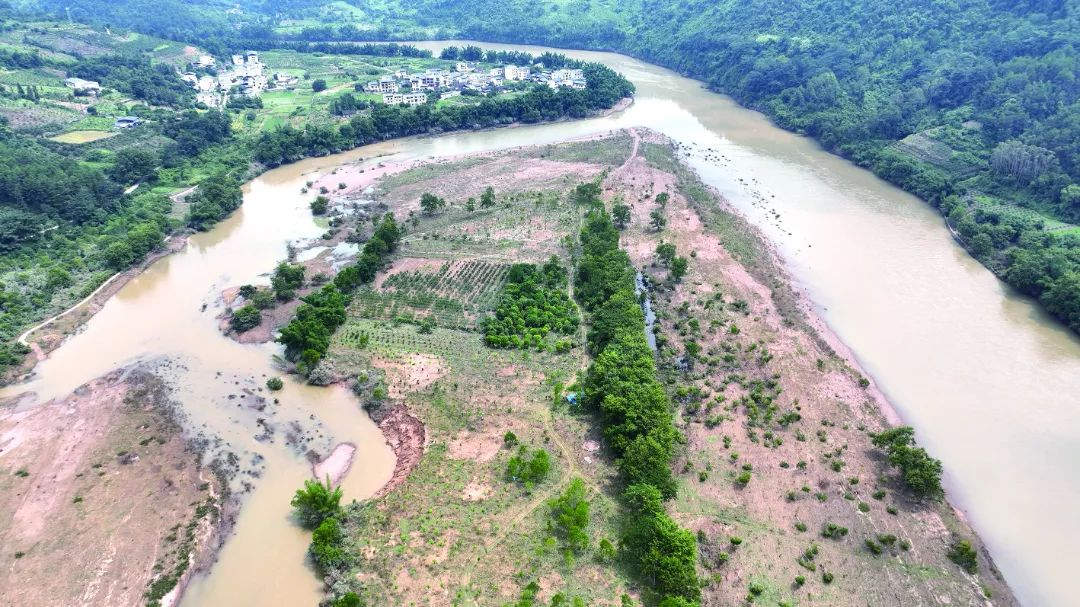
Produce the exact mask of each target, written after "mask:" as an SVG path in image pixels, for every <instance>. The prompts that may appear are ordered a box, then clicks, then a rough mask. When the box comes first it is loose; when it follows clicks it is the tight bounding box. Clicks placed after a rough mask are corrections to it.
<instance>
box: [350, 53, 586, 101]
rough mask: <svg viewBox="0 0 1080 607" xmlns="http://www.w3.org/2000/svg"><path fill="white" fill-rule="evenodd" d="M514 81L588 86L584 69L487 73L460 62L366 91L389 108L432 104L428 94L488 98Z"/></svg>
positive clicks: (398, 75)
mask: <svg viewBox="0 0 1080 607" xmlns="http://www.w3.org/2000/svg"><path fill="white" fill-rule="evenodd" d="M534 68H535V71H534ZM513 82H533V83H538V84H545V85H547V86H548V87H550V88H552V89H558V88H562V87H567V88H573V89H584V88H585V87H586V86H587V84H588V83H587V81H586V80H585V75H584V74H583V73H582V71H581V70H580V69H558V70H545V69H543V65H542V64H537V65H535V66H532V67H528V66H525V67H521V66H516V65H505V66H503V67H496V68H491V69H488V70H483V69H481V68H480V67H479V66H478V65H477V64H475V63H468V62H464V61H459V62H458V63H457V64H456V65H455V66H454V71H452V72H451V71H449V70H443V69H429V70H425V71H424V72H421V73H417V74H409V73H408V72H406V71H405V70H398V71H396V72H394V74H393V75H386V76H383V77H381V78H379V79H378V80H373V81H371V82H368V83H367V84H366V85H364V90H365V91H366V92H368V93H382V101H383V103H385V104H387V105H422V104H424V103H427V101H428V94H427V93H426V92H425V91H430V92H431V93H432V94H433V95H434V94H438V95H439V99H449V98H451V97H458V96H460V95H462V94H463V93H464V94H476V95H486V94H489V93H493V92H500V91H502V90H504V89H505V88H506V85H507V84H508V83H513Z"/></svg>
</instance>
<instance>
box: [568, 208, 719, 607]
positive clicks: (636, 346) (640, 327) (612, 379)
mask: <svg viewBox="0 0 1080 607" xmlns="http://www.w3.org/2000/svg"><path fill="white" fill-rule="evenodd" d="M585 202H586V203H587V204H589V205H590V206H592V207H593V208H592V209H591V210H590V211H589V212H588V214H587V215H586V218H585V223H584V226H583V227H582V230H581V235H580V246H581V253H580V255H581V257H580V261H579V263H578V267H577V272H576V275H575V294H576V295H577V297H578V299H579V301H580V302H581V305H582V307H583V308H584V309H585V310H586V312H588V314H589V321H590V328H589V333H588V341H589V347H590V349H591V350H592V352H593V354H594V356H595V358H594V360H593V363H592V364H591V365H589V368H588V370H587V372H586V375H585V379H584V381H583V382H582V389H583V399H582V402H583V404H584V405H585V406H586V407H587V408H589V409H590V410H592V411H595V412H596V413H597V414H598V415H599V417H600V419H601V423H602V424H603V434H604V438H605V439H606V441H607V443H608V445H609V446H610V447H611V449H612V451H613V452H614V453H615V454H616V457H617V458H618V460H617V462H618V468H619V471H620V473H621V475H622V478H623V480H624V482H625V488H624V490H623V494H622V501H623V506H624V518H623V536H622V542H621V545H622V550H623V554H624V555H625V557H626V559H627V561H628V562H629V563H630V564H631V565H632V567H633V569H634V570H635V571H636V572H637V573H638V576H639V578H640V579H641V580H642V581H643V582H645V583H646V584H647V585H648V586H649V588H650V589H651V590H652V591H653V592H655V593H656V598H657V600H658V602H659V603H660V604H661V605H664V606H665V607H685V606H691V605H697V604H698V601H699V599H700V593H701V590H700V586H699V583H698V577H697V569H696V564H697V541H696V539H695V538H694V535H693V534H692V533H690V531H688V530H686V529H683V528H682V527H680V526H679V525H678V523H676V522H675V521H674V520H673V519H672V518H671V517H670V515H668V513H667V511H666V509H665V508H664V501H665V500H668V499H671V498H673V497H674V496H675V494H676V491H677V486H676V482H675V479H674V476H673V475H672V472H671V460H672V458H673V457H674V455H675V451H676V449H677V447H678V445H679V444H680V443H681V442H682V440H683V439H682V436H681V434H680V433H679V431H678V430H677V429H676V428H675V422H674V417H673V415H672V409H671V403H670V401H669V400H668V396H667V393H666V392H665V390H664V387H663V386H662V385H661V384H660V382H659V381H658V380H657V378H656V363H655V360H654V358H653V353H652V351H651V350H650V349H649V346H648V343H647V342H646V340H645V319H644V314H643V312H642V310H641V307H640V305H639V304H638V303H637V298H636V297H635V296H634V268H633V266H632V264H631V262H630V257H629V256H628V255H627V254H626V252H625V251H623V250H621V249H619V232H618V230H617V229H616V228H615V225H614V224H613V223H612V221H611V217H610V216H609V215H608V214H607V213H606V212H604V210H603V207H602V203H601V201H600V199H599V194H598V192H593V194H592V195H591V196H588V197H587V198H586V200H585Z"/></svg>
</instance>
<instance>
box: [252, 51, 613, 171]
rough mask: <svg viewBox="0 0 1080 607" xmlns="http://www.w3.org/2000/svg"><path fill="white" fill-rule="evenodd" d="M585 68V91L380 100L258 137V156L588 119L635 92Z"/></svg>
mask: <svg viewBox="0 0 1080 607" xmlns="http://www.w3.org/2000/svg"><path fill="white" fill-rule="evenodd" d="M545 65H546V64H545ZM581 69H582V70H583V72H584V74H585V77H586V78H587V80H588V86H587V88H586V89H585V90H576V89H568V88H564V89H561V90H558V91H555V90H552V89H550V88H548V87H547V86H543V85H538V86H534V87H533V88H531V89H529V91H528V92H526V93H525V94H523V95H518V96H514V97H510V98H505V97H495V98H484V99H482V100H481V101H480V103H478V104H476V105H452V106H445V107H437V106H436V105H435V104H434V100H432V102H430V103H427V104H424V105H420V106H415V107H411V106H400V105H384V104H377V105H376V106H375V107H374V108H373V109H372V110H371V111H370V113H368V114H363V115H357V116H354V117H353V118H352V119H350V120H349V121H348V122H346V123H343V124H340V125H336V126H335V125H328V124H308V125H306V126H305V127H304V128H299V129H298V128H293V127H291V126H285V127H282V128H280V129H277V130H274V131H270V132H267V133H263V134H261V135H260V136H259V138H258V139H257V140H256V142H255V159H256V160H257V161H259V162H261V163H263V164H265V165H267V166H277V165H280V164H284V163H288V162H293V161H295V160H299V159H301V158H305V157H308V156H324V155H327V154H331V153H334V152H339V151H342V150H345V149H349V148H352V147H358V146H362V145H367V144H369V143H374V142H377V141H383V140H386V139H392V138H396V137H407V136H410V135H419V134H427V133H439V132H445V131H453V130H461V129H480V128H488V127H493V126H499V125H506V124H511V123H514V122H527V123H534V122H541V121H550V120H558V119H560V118H567V117H571V118H584V117H585V116H588V115H589V114H590V113H591V112H595V111H599V110H602V109H607V108H610V107H611V106H613V105H614V104H615V103H617V102H618V101H619V100H620V99H622V98H624V97H627V96H630V95H632V94H633V92H634V86H633V85H632V84H631V83H630V82H629V81H628V80H626V79H625V78H623V77H622V75H620V74H619V73H617V72H615V71H614V70H612V69H610V68H608V67H606V66H603V65H599V64H595V63H586V64H582V65H581Z"/></svg>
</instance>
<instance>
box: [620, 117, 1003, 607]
mask: <svg viewBox="0 0 1080 607" xmlns="http://www.w3.org/2000/svg"><path fill="white" fill-rule="evenodd" d="M640 136H641V139H642V146H643V147H644V146H648V145H651V146H652V147H649V148H648V151H649V158H646V155H645V154H641V155H638V156H636V157H635V158H633V159H632V160H631V161H629V162H627V163H626V164H625V165H624V166H623V167H621V168H620V169H619V170H616V171H613V172H612V175H611V178H610V179H609V180H608V181H607V182H605V186H606V187H608V188H610V190H611V194H610V195H611V196H614V195H615V194H616V193H617V194H620V195H622V196H624V197H625V199H626V200H627V201H628V202H629V203H630V204H632V206H633V215H634V217H633V221H632V223H631V227H630V228H629V229H627V230H626V232H625V234H624V237H623V240H624V243H623V245H624V247H625V248H626V249H627V250H628V251H629V252H630V254H631V257H632V259H633V261H634V263H635V264H636V265H638V266H639V267H643V268H645V273H646V274H647V275H648V276H650V278H651V279H652V282H653V283H654V284H657V285H659V286H658V288H657V289H656V290H655V291H654V292H653V305H654V309H655V310H656V312H657V316H658V319H659V321H658V322H659V332H658V334H659V336H660V339H659V343H660V344H661V352H660V355H659V362H660V365H661V369H662V370H663V373H664V374H665V375H666V376H667V378H668V380H669V382H671V385H672V387H673V388H675V394H674V396H675V398H674V400H675V401H676V403H681V405H682V406H681V415H682V417H683V422H684V424H683V429H684V432H685V434H686V437H687V440H688V445H687V449H686V454H685V456H684V457H683V458H682V459H681V461H679V462H678V463H677V466H678V468H679V469H680V471H681V473H682V475H683V479H684V481H683V486H682V489H681V491H680V497H679V499H678V500H677V502H676V503H675V508H674V510H675V514H676V516H677V518H678V519H679V520H680V522H682V523H683V524H684V525H687V526H688V527H690V528H691V529H693V530H695V531H699V532H700V535H699V539H703V540H704V541H702V542H701V552H702V557H703V558H702V567H703V569H704V571H705V572H706V573H707V574H708V575H709V576H710V578H711V583H710V584H709V586H708V587H707V588H706V589H705V601H704V604H706V605H730V604H737V603H738V602H740V601H741V600H742V599H744V598H745V597H746V596H747V592H748V588H749V586H750V584H751V583H754V584H756V585H757V586H758V588H760V589H763V597H767V600H766V603H767V604H775V603H774V602H773V601H787V602H789V603H790V604H795V602H797V603H798V604H800V605H802V604H819V605H852V606H854V605H875V606H877V605H896V606H900V605H984V604H985V605H990V604H994V605H1013V604H1016V603H1015V600H1014V599H1013V597H1012V595H1011V593H1010V592H1009V589H1008V588H1007V586H1006V585H1005V584H1004V582H1003V581H1002V580H1001V579H1000V576H999V575H998V574H997V573H996V571H995V570H994V568H993V564H992V562H991V561H990V560H989V559H988V558H987V555H986V554H985V551H982V554H981V555H980V571H981V572H982V573H980V574H979V575H978V576H977V577H975V576H971V575H968V574H966V573H964V572H963V571H962V570H961V569H960V568H959V567H958V566H956V565H955V564H953V563H952V562H950V561H949V560H948V559H947V558H946V556H945V553H946V551H947V550H948V546H949V544H950V543H951V542H952V541H953V539H955V538H959V537H963V538H966V539H974V534H973V533H972V531H971V530H970V529H969V528H968V526H967V525H966V524H965V523H964V521H962V520H961V519H960V518H959V517H958V516H956V514H955V513H954V512H953V510H952V509H951V508H950V507H949V506H948V504H935V503H922V502H918V501H914V500H912V499H910V498H909V497H908V495H907V492H906V491H905V489H904V488H903V487H902V486H901V485H900V483H898V482H897V480H896V477H895V472H894V471H893V470H891V469H890V468H889V467H888V465H887V463H886V462H885V461H884V458H883V454H882V453H881V451H880V450H878V449H876V448H874V447H873V446H872V445H871V444H870V438H869V436H868V433H869V432H876V431H880V430H882V429H884V428H886V427H888V426H889V425H891V423H892V422H895V413H893V411H892V408H891V407H890V406H889V404H888V403H887V401H886V400H885V399H884V397H883V396H882V395H881V393H880V392H879V391H878V390H876V388H874V387H873V385H872V383H867V381H868V378H867V377H866V374H865V372H863V371H862V369H860V368H859V367H858V366H857V363H856V362H855V361H854V360H853V359H852V358H851V357H850V356H849V355H848V354H847V350H846V348H842V344H841V343H840V342H839V340H838V339H836V337H835V336H834V335H832V334H831V333H830V332H829V331H828V329H827V327H826V326H825V325H824V323H822V322H821V321H820V320H819V319H817V318H814V317H813V316H812V312H810V307H809V306H808V305H807V302H805V301H804V300H802V299H801V298H800V297H799V296H798V294H796V293H794V292H793V291H792V290H791V287H790V286H789V281H788V280H787V278H786V276H785V275H784V273H783V271H782V270H781V269H780V268H781V265H780V262H779V260H777V259H776V257H775V254H774V253H773V251H772V250H771V249H770V248H769V247H768V246H767V245H766V244H765V243H764V242H763V241H762V240H761V239H760V237H758V236H757V234H756V232H755V231H754V230H753V228H752V227H750V226H749V225H747V224H746V223H745V222H743V221H741V220H740V219H738V217H737V216H736V214H735V213H734V212H733V211H732V210H731V209H730V208H729V207H727V206H726V203H725V202H724V201H723V200H722V199H720V198H719V197H718V196H716V195H715V193H712V192H709V191H708V190H707V188H704V187H703V186H702V185H701V184H700V183H699V182H697V180H696V177H695V176H693V175H692V174H691V173H690V172H689V171H688V170H686V169H682V168H680V169H679V170H677V171H676V172H674V173H671V172H665V171H663V170H660V169H659V168H657V165H661V166H667V162H665V161H664V158H663V156H664V151H665V150H668V152H667V155H668V158H667V161H668V162H670V161H674V155H673V154H671V153H670V150H671V149H672V148H671V147H670V145H669V143H668V142H667V141H665V140H664V139H663V138H662V137H659V136H657V135H655V134H652V133H648V132H644V133H641V134H640ZM650 160H652V162H650ZM660 192H668V193H669V194H670V196H671V200H670V201H669V202H668V203H667V204H666V208H665V215H666V217H667V219H668V223H667V226H666V227H665V228H664V229H663V230H662V231H657V230H654V229H653V228H651V227H650V226H649V225H648V223H649V213H650V212H651V211H652V210H653V209H654V208H656V207H657V204H656V203H655V197H656V194H658V193H660ZM721 220H723V221H721ZM732 222H733V223H734V226H733V227H718V226H731V225H732ZM733 239H741V240H740V243H741V244H743V245H748V246H749V248H746V249H744V248H743V247H739V250H740V255H741V257H742V258H743V259H737V258H736V257H734V256H733V255H732V253H731V252H730V251H729V250H728V248H727V247H726V246H725V240H726V241H728V243H732V242H735V240H733ZM661 241H664V242H669V243H673V244H675V245H676V248H677V250H678V253H679V254H680V255H684V256H687V257H688V258H689V261H690V265H689V268H690V269H689V274H688V275H687V276H686V278H685V279H683V280H682V282H681V283H678V284H674V285H673V284H671V283H670V282H668V281H667V270H666V269H665V268H663V267H661V266H659V265H658V263H657V261H656V260H655V258H654V253H653V252H654V250H655V248H656V245H657V244H659V243H660V242H661ZM751 256H752V259H751ZM688 342H693V343H696V344H697V345H698V346H699V347H700V349H701V354H700V355H698V356H693V357H690V356H688V354H687V351H686V348H687V343H688ZM830 344H831V345H830ZM687 359H691V364H690V365H689V367H688V368H687V365H686V361H687ZM755 380H756V381H757V383H756V384H755V383H754V382H755ZM770 386H772V387H771V388H770ZM690 387H694V388H696V389H698V390H700V395H695V394H694V393H692V392H689V391H686V392H680V391H679V389H683V390H685V389H686V388H690ZM755 391H756V392H758V393H762V392H763V393H765V394H767V395H768V397H769V402H770V403H771V404H772V405H773V406H774V407H775V414H774V416H773V417H772V419H771V421H768V422H762V421H761V413H760V410H761V409H762V408H764V405H762V404H761V401H758V402H757V403H756V404H755V403H754V402H753V401H751V400H749V399H747V398H746V397H748V396H750V395H751V392H755ZM755 409H756V410H755ZM788 412H790V413H792V414H793V416H794V417H793V418H792V419H794V421H790V420H789V421H788V422H786V423H784V424H779V423H777V419H778V418H780V417H781V416H782V414H783V413H788ZM744 471H751V473H752V476H751V479H752V480H750V482H749V483H748V484H746V485H745V486H743V485H742V484H741V483H739V482H737V481H736V477H737V475H739V474H741V473H742V472H744ZM828 523H834V524H837V525H840V526H842V527H844V528H845V529H846V531H845V534H846V535H844V536H843V537H841V538H839V539H828V538H825V537H822V534H821V531H822V529H823V527H824V526H825V525H826V524H828ZM731 537H739V538H741V539H742V542H741V543H740V544H738V545H735V544H733V543H732V542H731V541H730V540H729V538H731ZM867 541H870V542H874V544H875V545H876V546H877V547H878V548H881V549H882V554H880V555H875V554H874V550H872V549H871V546H870V545H869V544H867V543H866V542H867ZM975 543H976V544H978V542H977V539H976V540H975ZM814 546H816V547H817V548H816V550H815V553H816V556H814V557H813V558H811V559H807V558H805V555H806V551H807V550H813V547H814ZM721 555H722V556H721ZM800 558H802V559H803V564H800V563H799V560H800ZM826 571H827V572H829V573H832V574H833V575H834V580H833V581H832V582H831V583H830V584H825V583H824V582H823V580H822V575H823V574H824V572H826ZM799 575H802V576H804V577H805V579H806V580H807V581H806V582H805V586H801V587H800V586H799V585H798V584H796V583H795V581H794V580H795V578H796V576H799ZM990 597H993V598H992V599H991V598H990ZM759 600H760V599H759Z"/></svg>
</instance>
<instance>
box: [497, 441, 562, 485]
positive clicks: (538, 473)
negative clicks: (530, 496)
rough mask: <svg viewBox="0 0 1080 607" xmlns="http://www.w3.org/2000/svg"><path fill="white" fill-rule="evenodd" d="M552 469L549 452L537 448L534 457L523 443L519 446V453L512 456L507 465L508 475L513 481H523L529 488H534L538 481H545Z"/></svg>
mask: <svg viewBox="0 0 1080 607" xmlns="http://www.w3.org/2000/svg"><path fill="white" fill-rule="evenodd" d="M550 469H551V459H550V456H548V452H547V451H545V450H543V449H537V450H536V452H535V453H533V455H532V457H529V450H528V449H527V448H526V447H525V446H524V445H522V446H521V447H519V448H518V452H517V455H515V456H514V457H511V458H510V461H509V462H508V463H507V465H506V476H507V478H509V479H510V480H512V481H515V482H519V483H523V484H524V485H525V487H526V488H527V489H530V490H531V489H532V486H533V485H535V484H536V483H539V482H543V480H544V479H545V478H547V475H548V471H549V470H550Z"/></svg>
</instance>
